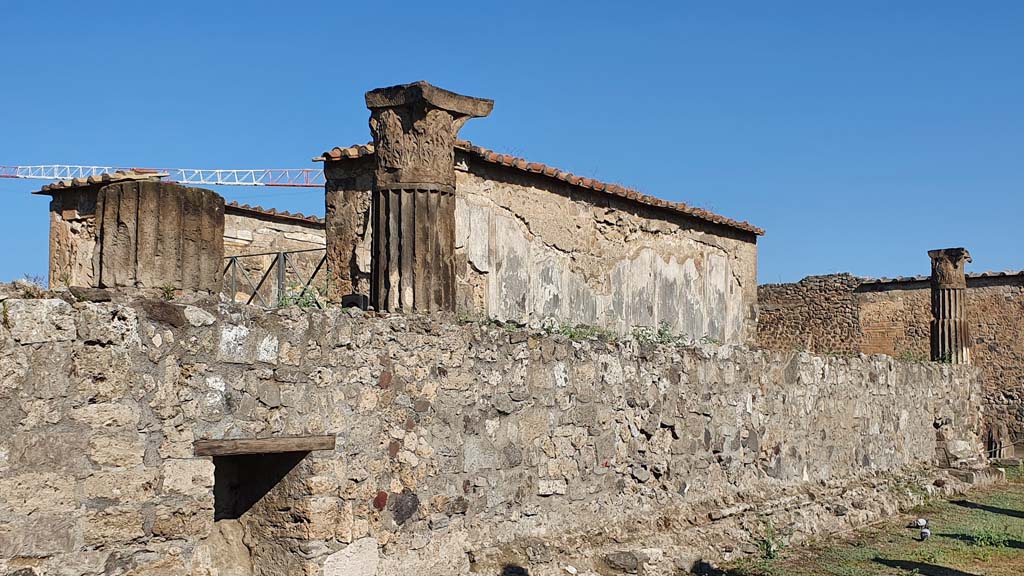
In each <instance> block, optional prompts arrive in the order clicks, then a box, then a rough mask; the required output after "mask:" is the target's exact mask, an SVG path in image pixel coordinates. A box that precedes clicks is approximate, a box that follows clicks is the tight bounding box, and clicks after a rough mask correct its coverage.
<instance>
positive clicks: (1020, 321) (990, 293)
mask: <svg viewBox="0 0 1024 576" xmlns="http://www.w3.org/2000/svg"><path fill="white" fill-rule="evenodd" d="M758 292H759V300H760V302H759V303H760V316H759V319H758V338H759V344H760V345H761V346H764V347H766V348H771V349H775V350H797V349H799V350H807V351H809V352H812V353H816V354H830V353H842V354H846V353H864V354H888V355H890V356H894V357H896V358H902V359H905V360H915V361H925V360H928V359H929V334H930V328H929V323H930V321H931V318H932V313H931V295H930V288H929V285H928V281H927V280H918V281H892V282H867V283H865V282H864V281H863V279H859V278H856V277H854V276H851V275H849V274H837V275H832V276H810V277H808V278H805V279H803V280H801V281H800V282H798V283H794V284H773V285H765V286H761V287H760V288H759V291H758ZM966 302H967V317H968V320H969V324H970V330H971V337H972V343H973V346H972V363H973V364H975V365H976V366H977V367H978V368H980V370H981V374H982V381H983V382H984V392H985V404H986V410H987V413H988V416H987V419H988V420H989V421H990V422H993V423H1005V424H1006V425H1007V426H1008V427H1009V433H1010V434H1011V435H1012V436H1013V438H1014V439H1015V440H1024V274H1016V275H1008V276H1002V277H1000V276H991V277H977V276H975V277H968V279H967V297H966Z"/></svg>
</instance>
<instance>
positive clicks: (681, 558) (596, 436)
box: [0, 286, 980, 576]
mask: <svg viewBox="0 0 1024 576" xmlns="http://www.w3.org/2000/svg"><path fill="white" fill-rule="evenodd" d="M68 297H69V299H70V296H68ZM114 299H115V302H113V303H111V302H74V301H71V302H68V301H64V300H56V299H37V300H32V299H25V298H23V297H21V296H20V295H18V294H16V293H14V292H13V291H11V290H10V289H8V287H6V286H0V300H3V302H2V305H3V309H4V316H3V322H2V323H0V352H2V354H0V410H2V412H3V414H2V417H0V572H2V571H7V572H11V571H15V570H29V571H30V572H26V574H46V575H50V574H54V575H57V574H61V575H64V574H68V575H70V574H75V575H98V574H161V575H178V574H180V575H185V574H188V575H226V574H235V575H242V576H249V570H250V569H249V567H248V566H249V565H248V564H247V562H252V565H251V573H252V574H253V575H259V576H266V575H270V574H275V575H276V574H284V573H287V574H309V575H316V574H324V575H330V576H349V575H354V574H360V575H365V574H377V575H391V574H395V575H397V574H409V573H421V574H468V573H469V572H470V571H471V570H475V571H477V572H478V573H491V574H494V573H498V572H499V571H500V569H501V566H503V565H509V564H511V565H518V566H526V567H528V568H529V570H530V573H531V574H540V575H547V574H560V573H563V572H564V569H565V567H566V566H573V567H575V568H576V569H577V570H578V573H580V574H591V575H592V574H597V573H601V574H615V573H618V572H616V570H618V568H616V566H622V565H623V564H622V562H625V561H627V560H628V561H629V562H626V564H629V563H635V565H636V566H639V567H641V569H642V571H643V573H644V574H649V575H668V574H675V573H676V571H677V570H679V569H680V568H681V567H683V568H684V567H686V566H688V565H689V563H691V562H693V561H694V560H696V559H697V558H701V557H704V558H720V557H732V556H737V555H743V554H747V553H752V552H754V551H756V538H757V535H758V534H759V533H760V531H762V530H763V529H764V522H766V521H767V520H768V519H770V520H771V521H772V522H773V523H774V525H775V526H776V527H779V528H781V529H787V530H788V529H792V530H793V532H794V535H795V536H794V538H795V539H800V538H803V537H805V536H807V535H809V534H821V533H828V532H830V531H834V530H840V529H844V528H847V527H851V526H855V525H860V524H863V523H864V522H867V521H870V520H874V519H877V518H879V517H881V516H883V515H887V514H891V513H893V512H894V511H895V510H896V509H897V508H898V507H900V506H905V505H908V504H913V503H915V502H917V501H919V498H920V496H919V495H920V494H921V493H924V492H934V491H936V490H938V489H937V488H935V486H934V485H933V483H932V481H933V480H934V479H935V478H936V477H937V476H938V477H942V478H944V479H945V480H946V482H947V484H946V485H945V486H946V488H945V489H946V490H949V489H952V488H953V487H955V486H957V484H956V482H955V481H953V480H951V479H950V478H948V477H947V476H945V475H943V474H941V473H938V472H935V471H933V470H930V465H931V463H932V461H933V459H934V457H935V454H936V451H937V450H940V449H941V451H944V452H949V453H951V454H952V455H953V457H954V460H955V459H957V458H963V459H964V460H966V461H969V460H972V459H973V458H975V457H976V455H977V450H978V448H979V446H978V442H977V438H976V436H975V432H976V430H977V427H978V425H979V424H978V420H979V418H980V410H979V408H978V403H979V398H978V383H977V373H976V371H975V370H974V369H972V368H970V367H950V366H940V365H926V364H901V363H898V362H896V361H894V360H893V359H891V358H887V357H882V356H871V357H868V356H857V357H850V358H839V357H831V358H822V357H815V356H811V355H809V354H803V353H801V354H796V353H780V352H763V351H754V350H750V349H747V348H742V347H736V346H721V347H718V346H703V347H695V348H677V347H671V346H658V345H655V344H649V343H644V342H638V341H635V340H627V341H623V342H603V341H600V340H584V341H573V340H569V339H567V338H565V337H563V336H557V335H556V336H551V335H546V334H544V333H542V332H536V331H534V332H531V331H520V330H508V329H505V328H501V327H497V326H494V325H491V324H486V323H483V324H480V323H468V324H458V323H453V322H448V321H445V320H444V319H441V318H428V317H419V316H410V317H401V316H393V317H387V318H379V317H373V316H372V315H364V314H363V313H361V312H359V311H356V310H351V309H349V310H328V311H303V310H300V309H297V308H287V309H280V310H277V311H264V310H260V309H256V308H247V307H242V306H237V305H229V304H219V303H216V302H215V301H212V300H205V301H196V302H193V303H192V305H186V304H184V303H175V302H172V303H167V302H163V301H154V300H136V301H131V302H117V300H119V297H118V296H117V295H114ZM936 422H938V423H940V424H941V425H942V427H941V428H940V430H939V433H940V435H941V438H942V441H941V442H940V443H938V444H937V442H936V430H935V429H934V428H933V423H936ZM322 433H329V434H335V435H336V436H337V447H336V449H335V450H334V451H333V452H315V453H312V454H311V455H309V456H307V457H306V458H304V459H303V460H302V461H301V462H300V463H299V464H298V465H297V466H296V467H295V468H294V469H293V470H292V472H290V473H289V474H288V475H287V476H286V477H285V478H284V480H283V481H282V482H281V483H280V484H279V485H278V486H277V487H276V488H274V489H273V490H271V492H270V493H269V494H267V495H266V496H265V497H264V498H263V499H262V500H261V501H260V502H259V503H258V504H257V505H256V506H254V507H253V508H252V509H251V510H250V511H249V512H248V513H246V514H245V515H243V516H242V517H241V518H240V519H239V520H237V521H228V523H227V524H225V523H223V522H218V523H214V521H213V507H214V498H213V483H214V466H213V464H212V463H211V461H210V460H209V459H206V458H196V457H194V456H193V451H192V442H193V441H194V440H195V439H210V438H213V439H219V438H239V437H242V438H246V437H248V438H251V437H257V436H258V437H266V436H275V435H294V434H322ZM908 485H916V486H919V487H920V489H921V491H920V492H919V491H917V490H908V489H907V488H906V486H908ZM915 494H916V495H915ZM234 522H237V524H234ZM225 558H237V561H236V562H234V563H232V564H231V566H227V567H225V566H224V559H225ZM218 562H219V563H220V564H218Z"/></svg>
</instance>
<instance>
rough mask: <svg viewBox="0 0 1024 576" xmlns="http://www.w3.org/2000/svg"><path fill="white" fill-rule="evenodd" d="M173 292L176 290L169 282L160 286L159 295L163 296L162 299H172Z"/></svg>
mask: <svg viewBox="0 0 1024 576" xmlns="http://www.w3.org/2000/svg"><path fill="white" fill-rule="evenodd" d="M175 293H176V290H175V289H174V286H173V285H171V284H164V285H163V286H161V287H160V296H161V297H163V299H164V300H174V294H175Z"/></svg>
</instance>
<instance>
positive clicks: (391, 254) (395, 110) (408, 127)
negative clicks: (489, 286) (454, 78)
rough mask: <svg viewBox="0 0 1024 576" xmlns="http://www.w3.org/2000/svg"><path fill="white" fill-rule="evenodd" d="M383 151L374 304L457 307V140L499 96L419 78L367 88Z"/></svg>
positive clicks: (377, 183) (376, 200) (376, 190)
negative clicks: (470, 121) (454, 88)
mask: <svg viewBox="0 0 1024 576" xmlns="http://www.w3.org/2000/svg"><path fill="white" fill-rule="evenodd" d="M366 106H367V107H368V108H369V109H370V130H371V131H372V132H373V142H374V149H375V156H376V169H375V171H374V182H373V184H374V185H373V204H372V210H373V254H372V260H373V262H372V272H371V277H370V286H371V293H370V303H371V305H373V306H374V308H376V309H377V310H389V311H398V310H401V311H416V312H434V311H454V310H455V140H456V137H457V135H458V131H459V129H460V128H461V127H462V125H463V124H465V122H466V121H467V120H468V119H470V118H478V117H482V116H486V115H487V114H489V113H490V112H491V109H492V108H493V106H494V102H493V101H491V100H484V99H481V98H471V97H468V96H462V95H460V94H455V93H454V92H449V91H447V90H442V89H440V88H436V87H434V86H431V85H430V84H427V83H426V82H416V83H414V84H405V85H402V86H392V87H390V88H381V89H378V90H373V91H371V92H367V94H366Z"/></svg>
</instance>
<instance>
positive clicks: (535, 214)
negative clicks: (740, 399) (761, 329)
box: [456, 166, 757, 343]
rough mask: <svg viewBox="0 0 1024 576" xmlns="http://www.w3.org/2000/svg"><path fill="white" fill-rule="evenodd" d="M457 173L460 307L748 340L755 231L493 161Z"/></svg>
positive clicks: (516, 317)
mask: <svg viewBox="0 0 1024 576" xmlns="http://www.w3.org/2000/svg"><path fill="white" fill-rule="evenodd" d="M457 176H458V203H457V207H456V248H457V250H461V251H462V252H464V254H465V261H466V266H465V267H464V268H462V270H464V273H463V274H462V276H461V278H460V279H461V286H460V288H461V289H462V291H463V293H464V297H463V301H464V302H466V304H465V306H466V308H469V309H471V310H473V311H474V312H477V313H481V314H484V315H487V316H490V317H493V318H496V319H498V320H502V321H507V320H512V321H517V322H522V323H527V322H530V321H537V320H543V319H545V318H554V319H557V320H558V321H560V322H562V323H567V324H584V325H594V326H601V327H604V328H608V329H611V330H613V331H615V332H617V333H619V334H626V333H628V332H629V331H630V330H631V329H632V328H633V327H636V326H648V327H659V326H662V325H666V326H667V327H668V328H669V329H670V330H671V331H672V332H673V333H675V334H681V335H685V336H688V337H690V338H691V339H693V340H695V341H696V340H701V339H707V340H713V341H718V342H729V343H743V342H747V341H748V340H747V338H748V336H750V335H751V333H752V332H753V329H754V319H755V314H756V312H755V311H754V308H755V306H756V305H755V303H754V297H755V296H756V285H757V278H756V258H757V252H756V250H757V249H756V244H755V243H754V242H753V240H752V239H751V240H750V241H745V240H739V239H734V238H730V237H727V236H722V235H717V234H712V233H709V232H708V231H707V230H702V229H699V227H687V226H686V225H684V224H683V223H682V222H680V221H679V219H672V218H669V217H666V216H665V215H664V214H657V213H656V211H655V210H653V209H651V208H647V207H644V208H641V207H638V206H628V205H627V203H626V201H623V200H620V199H617V198H612V197H610V196H606V195H599V194H596V193H593V192H587V191H581V190H576V189H573V188H572V187H571V186H569V185H566V184H561V183H555V182H549V181H546V180H544V179H542V178H541V177H537V176H533V175H522V174H520V173H517V172H514V171H510V170H507V169H503V168H499V167H491V166H477V167H474V168H471V169H469V170H468V171H459V172H458V173H457ZM460 261H461V258H460Z"/></svg>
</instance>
